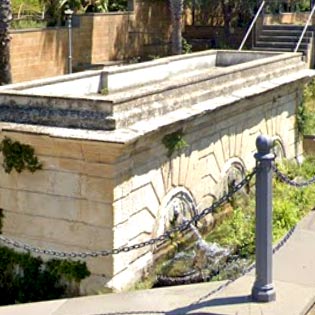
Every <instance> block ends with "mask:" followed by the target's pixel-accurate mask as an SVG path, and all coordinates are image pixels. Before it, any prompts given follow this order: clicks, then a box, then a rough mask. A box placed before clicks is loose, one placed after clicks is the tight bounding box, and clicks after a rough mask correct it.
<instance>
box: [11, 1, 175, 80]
mask: <svg viewBox="0 0 315 315" xmlns="http://www.w3.org/2000/svg"><path fill="white" fill-rule="evenodd" d="M170 23H171V22H170V17H169V13H168V6H167V5H165V3H163V2H157V3H155V2H152V3H151V1H149V2H148V1H135V4H134V11H132V12H119V13H106V14H100V13H98V14H92V13H89V14H83V15H78V16H74V20H73V49H72V50H73V67H74V69H76V68H78V69H82V68H85V67H88V66H91V65H93V64H94V65H98V64H101V65H102V64H104V63H106V62H108V61H117V60H119V61H121V60H124V59H130V58H137V57H144V56H148V55H155V56H157V55H158V56H164V55H166V54H168V52H169V46H170ZM11 37H12V39H11V48H10V49H11V67H12V78H13V82H14V83H16V82H23V81H29V80H34V79H39V78H45V77H51V76H55V75H62V74H65V73H67V63H68V29H67V28H66V27H59V28H45V29H33V30H18V31H11Z"/></svg>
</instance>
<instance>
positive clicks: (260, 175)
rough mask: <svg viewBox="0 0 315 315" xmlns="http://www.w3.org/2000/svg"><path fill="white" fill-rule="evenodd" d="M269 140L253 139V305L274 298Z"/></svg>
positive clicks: (272, 158)
mask: <svg viewBox="0 0 315 315" xmlns="http://www.w3.org/2000/svg"><path fill="white" fill-rule="evenodd" d="M272 145H273V140H272V139H271V138H270V137H267V136H264V135H260V136H258V137H257V140H256V147H257V151H258V152H257V153H256V154H255V158H256V164H257V175H256V280H255V283H254V285H253V288H252V298H253V300H254V301H256V302H270V301H274V300H275V299H276V292H275V289H274V286H273V283H272V167H271V166H272V165H271V164H272V161H273V160H274V158H275V156H274V154H273V153H272V152H271V148H272Z"/></svg>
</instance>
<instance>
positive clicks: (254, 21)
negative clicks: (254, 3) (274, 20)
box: [238, 1, 266, 51]
mask: <svg viewBox="0 0 315 315" xmlns="http://www.w3.org/2000/svg"><path fill="white" fill-rule="evenodd" d="M265 3H266V2H265V1H263V2H262V3H261V5H260V7H259V9H258V11H257V12H256V15H255V17H254V19H253V21H252V23H251V24H250V26H249V28H248V30H247V32H246V34H245V36H244V38H243V41H242V43H241V45H240V47H239V49H238V51H241V50H242V49H243V46H244V45H245V43H246V41H247V38H248V36H249V34H250V32H251V31H252V29H253V27H254V25H255V24H256V21H257V19H258V17H259V15H260V12H261V11H262V9H263V8H264V6H265Z"/></svg>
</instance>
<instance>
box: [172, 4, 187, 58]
mask: <svg viewBox="0 0 315 315" xmlns="http://www.w3.org/2000/svg"><path fill="white" fill-rule="evenodd" d="M169 2H170V9H171V17H172V54H173V55H180V54H181V53H182V13H183V2H184V1H183V0H169Z"/></svg>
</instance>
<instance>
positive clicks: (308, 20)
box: [294, 5, 315, 52]
mask: <svg viewBox="0 0 315 315" xmlns="http://www.w3.org/2000/svg"><path fill="white" fill-rule="evenodd" d="M314 12H315V5H314V6H313V8H312V11H311V13H310V15H309V17H308V19H307V22H306V24H305V26H304V29H303V32H302V34H301V36H300V39H299V41H298V43H297V45H296V47H295V49H294V52H297V51H298V49H299V48H300V45H301V43H302V40H303V37H304V35H305V33H306V30H307V28H308V26H309V24H310V22H311V19H312V17H313V15H314Z"/></svg>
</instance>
